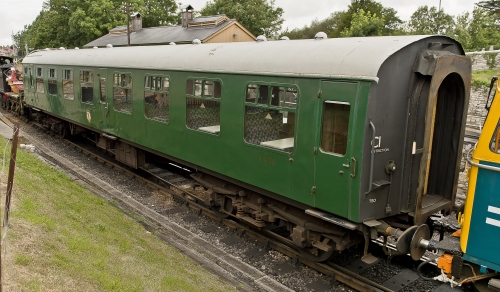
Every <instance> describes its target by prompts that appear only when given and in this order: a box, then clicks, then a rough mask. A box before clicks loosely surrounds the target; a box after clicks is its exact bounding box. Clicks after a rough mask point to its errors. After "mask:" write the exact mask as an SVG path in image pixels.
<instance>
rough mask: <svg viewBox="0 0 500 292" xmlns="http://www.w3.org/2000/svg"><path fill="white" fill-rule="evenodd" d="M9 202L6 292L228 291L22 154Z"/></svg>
mask: <svg viewBox="0 0 500 292" xmlns="http://www.w3.org/2000/svg"><path fill="white" fill-rule="evenodd" d="M4 145H5V141H4V140H3V139H0V149H3V148H4ZM9 153H10V150H9ZM0 154H1V153H0ZM1 155H3V154H1ZM2 158H3V157H2ZM5 171H7V170H5ZM5 181H6V174H5V173H3V174H2V180H1V182H2V183H5ZM4 189H5V187H4ZM2 192H3V193H4V190H2ZM12 201H13V205H12V207H11V210H12V213H11V217H10V222H9V226H10V229H9V236H8V240H9V241H8V247H9V252H8V256H9V257H8V259H7V262H6V265H5V269H6V271H7V276H6V277H5V282H4V283H5V284H4V285H5V287H6V291H47V290H51V291H201V290H204V291H228V290H229V291H231V290H235V288H234V287H231V286H228V285H226V284H225V283H224V282H222V280H220V279H219V278H217V277H216V276H214V275H212V274H210V273H208V272H207V271H205V270H203V269H201V268H200V267H199V266H198V265H197V264H195V263H194V262H192V261H191V260H190V259H188V258H187V257H185V256H184V255H182V254H180V253H179V252H178V251H177V250H175V249H174V248H173V247H171V246H168V245H166V244H165V243H163V242H162V241H161V240H159V239H158V238H157V237H155V236H154V235H153V234H151V233H149V232H148V231H146V230H145V229H144V228H143V227H142V226H141V225H140V224H139V223H138V222H136V221H134V219H132V218H130V217H128V216H126V215H125V214H123V213H121V212H120V211H119V210H118V209H116V208H114V207H113V206H112V205H111V204H110V203H108V202H107V201H105V200H103V199H101V198H99V197H97V196H95V195H94V194H92V193H91V192H89V191H88V190H87V189H85V188H84V187H83V186H81V185H79V184H77V183H74V182H73V181H72V180H71V179H70V178H69V177H68V176H66V175H65V174H64V173H62V172H60V171H58V170H56V169H55V168H52V167H49V166H47V165H45V164H44V163H43V162H41V161H40V160H39V159H37V158H35V157H33V156H31V155H30V154H28V153H26V152H24V151H21V150H19V151H18V158H17V167H16V173H15V183H14V191H13V199H12Z"/></svg>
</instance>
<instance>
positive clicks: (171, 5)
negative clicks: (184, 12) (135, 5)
mask: <svg viewBox="0 0 500 292" xmlns="http://www.w3.org/2000/svg"><path fill="white" fill-rule="evenodd" d="M142 7H143V9H142V10H139V11H141V14H142V15H143V16H142V26H143V27H155V26H161V25H173V24H177V23H178V22H179V16H178V15H177V4H176V3H175V1H164V0H148V1H144V5H143V6H142Z"/></svg>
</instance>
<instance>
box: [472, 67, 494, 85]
mask: <svg viewBox="0 0 500 292" xmlns="http://www.w3.org/2000/svg"><path fill="white" fill-rule="evenodd" d="M493 76H497V77H500V70H479V71H472V87H474V88H476V89H479V88H481V87H482V86H485V87H486V88H490V82H491V78H492V77H493Z"/></svg>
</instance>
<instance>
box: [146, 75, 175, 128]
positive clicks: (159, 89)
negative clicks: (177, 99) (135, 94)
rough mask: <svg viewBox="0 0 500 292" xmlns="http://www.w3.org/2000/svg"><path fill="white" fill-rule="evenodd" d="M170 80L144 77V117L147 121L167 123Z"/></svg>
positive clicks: (161, 77)
mask: <svg viewBox="0 0 500 292" xmlns="http://www.w3.org/2000/svg"><path fill="white" fill-rule="evenodd" d="M169 90H170V78H169V77H167V76H146V78H145V80H144V115H145V116H146V118H148V119H152V120H156V121H160V122H165V123H168V122H169V121H170V116H169V106H170V99H169V96H170V95H169Z"/></svg>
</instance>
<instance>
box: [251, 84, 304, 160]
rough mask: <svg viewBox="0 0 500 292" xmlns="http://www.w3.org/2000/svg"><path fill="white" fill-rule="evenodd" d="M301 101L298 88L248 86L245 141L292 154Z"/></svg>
mask: <svg viewBox="0 0 500 292" xmlns="http://www.w3.org/2000/svg"><path fill="white" fill-rule="evenodd" d="M297 99H298V92H297V88H295V87H291V86H279V85H278V86H275V85H264V84H250V85H248V86H247V89H246V97H245V137H244V139H245V141H246V142H247V143H249V144H254V145H259V146H263V147H268V148H273V149H276V150H280V151H285V152H292V151H293V148H294V135H295V117H296V108H297Z"/></svg>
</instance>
